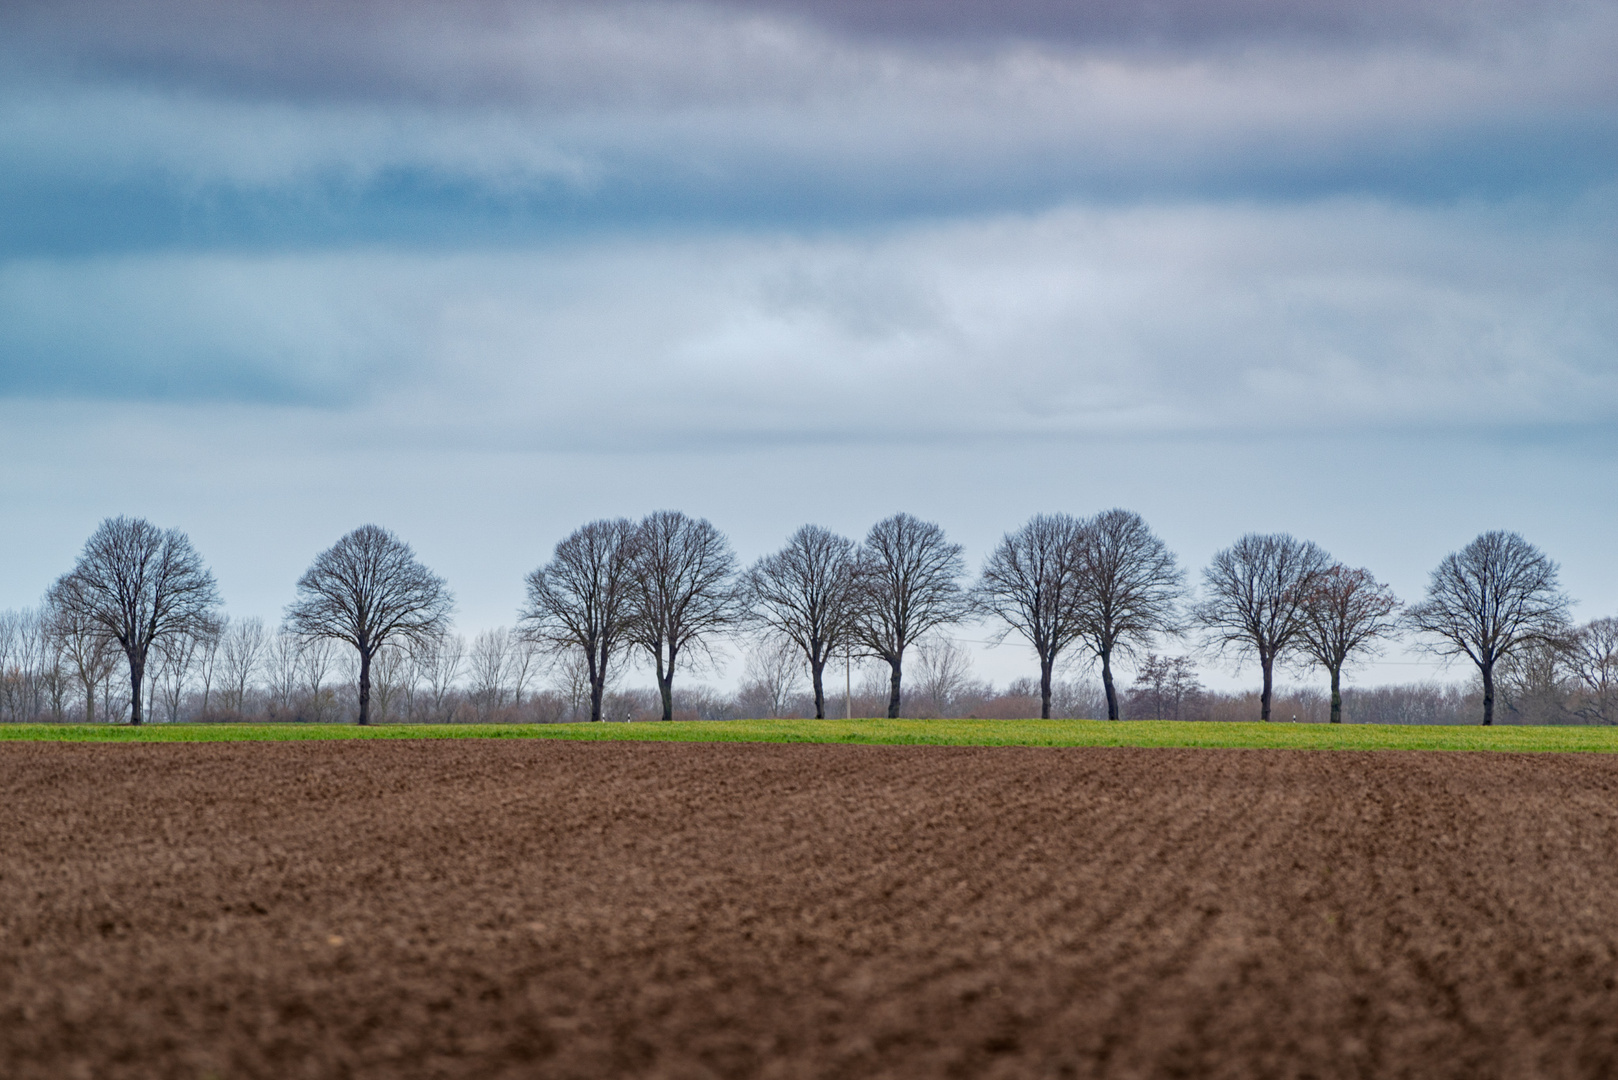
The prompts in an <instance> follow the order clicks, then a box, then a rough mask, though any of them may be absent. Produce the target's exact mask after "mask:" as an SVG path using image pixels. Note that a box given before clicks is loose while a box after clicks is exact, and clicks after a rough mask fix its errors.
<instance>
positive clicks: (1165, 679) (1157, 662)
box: [1130, 653, 1202, 720]
mask: <svg viewBox="0 0 1618 1080" xmlns="http://www.w3.org/2000/svg"><path fill="white" fill-rule="evenodd" d="M1201 696H1202V683H1201V682H1200V681H1198V679H1197V665H1196V663H1195V662H1194V661H1193V660H1192V659H1191V658H1190V657H1189V656H1158V655H1157V654H1156V653H1147V654H1146V659H1145V660H1144V661H1142V662H1141V665H1140V669H1139V670H1138V671H1136V672H1135V685H1134V687H1133V693H1132V694H1131V699H1132V700H1131V702H1130V715H1131V716H1138V713H1139V712H1144V713H1145V714H1146V715H1145V716H1139V717H1138V718H1139V719H1143V720H1145V719H1154V720H1178V719H1180V717H1181V712H1182V710H1183V709H1184V708H1185V706H1186V705H1188V704H1192V703H1194V702H1195V701H1196V700H1197V699H1198V698H1200V697H1201Z"/></svg>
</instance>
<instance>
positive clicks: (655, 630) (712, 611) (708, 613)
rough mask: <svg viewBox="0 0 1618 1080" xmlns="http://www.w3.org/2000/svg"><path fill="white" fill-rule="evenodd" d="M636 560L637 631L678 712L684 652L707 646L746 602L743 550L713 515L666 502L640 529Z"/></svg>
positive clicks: (667, 707)
mask: <svg viewBox="0 0 1618 1080" xmlns="http://www.w3.org/2000/svg"><path fill="white" fill-rule="evenodd" d="M631 565H632V573H633V578H634V593H633V596H634V600H633V605H632V606H633V611H634V617H633V619H632V620H631V624H630V633H631V635H632V636H633V637H634V640H635V642H636V643H637V644H638V645H640V646H641V647H642V648H644V649H645V650H646V651H647V653H649V654H650V656H651V658H652V664H653V669H654V672H655V674H656V676H657V686H658V690H659V692H660V694H661V696H662V699H663V719H665V720H672V719H673V718H674V698H673V688H674V672H675V668H676V666H677V665H678V664H679V661H680V657H681V656H685V655H688V654H689V653H690V652H691V651H693V650H697V651H700V652H703V653H706V652H707V650H708V648H709V644H710V642H711V639H712V638H713V636H714V635H716V634H720V633H723V632H725V631H728V630H730V629H731V628H732V627H734V626H735V625H736V624H737V623H738V622H739V621H740V619H741V617H742V614H743V612H744V610H745V605H744V604H743V602H742V597H741V594H740V593H739V592H738V591H737V589H736V587H735V577H736V555H735V553H734V552H733V551H732V550H731V547H730V541H729V540H727V539H725V534H724V533H722V532H720V531H719V530H718V529H716V528H714V526H713V524H712V523H711V522H709V521H708V520H707V519H706V518H691V517H687V516H686V515H685V514H682V513H680V512H679V511H677V510H659V511H657V512H656V513H653V514H648V515H647V516H646V518H645V519H644V520H642V521H641V523H640V526H639V527H638V528H637V529H636V541H635V550H634V558H633V560H632V564H631Z"/></svg>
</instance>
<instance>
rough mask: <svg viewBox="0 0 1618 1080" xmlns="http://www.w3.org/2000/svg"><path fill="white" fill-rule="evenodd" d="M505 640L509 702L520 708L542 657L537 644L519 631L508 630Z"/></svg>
mask: <svg viewBox="0 0 1618 1080" xmlns="http://www.w3.org/2000/svg"><path fill="white" fill-rule="evenodd" d="M507 641H508V644H509V652H508V654H507V658H506V671H507V679H508V680H509V683H510V686H511V704H512V705H513V706H514V707H516V708H521V707H522V699H523V695H524V694H525V693H527V692H528V684H529V683H531V682H533V681H534V677H535V676H536V675H537V674H538V672H539V668H540V662H541V659H542V657H541V656H540V652H539V648H538V646H537V645H536V644H535V643H534V642H533V641H530V640H529V639H528V638H527V637H526V636H524V635H523V634H522V632H521V631H518V630H512V631H510V634H509V636H508V638H507Z"/></svg>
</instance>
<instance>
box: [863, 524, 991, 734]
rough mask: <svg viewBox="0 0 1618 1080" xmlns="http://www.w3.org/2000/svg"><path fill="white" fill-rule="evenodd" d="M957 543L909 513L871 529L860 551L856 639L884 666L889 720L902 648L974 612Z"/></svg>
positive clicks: (896, 695) (893, 709) (900, 670)
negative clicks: (887, 673)
mask: <svg viewBox="0 0 1618 1080" xmlns="http://www.w3.org/2000/svg"><path fill="white" fill-rule="evenodd" d="M964 572H965V565H964V563H963V562H962V561H961V545H959V544H952V543H950V542H949V541H948V540H947V539H946V538H945V536H944V530H943V529H942V528H941V527H940V526H938V525H935V524H933V523H932V522H930V521H921V520H919V519H918V518H914V517H912V516H910V515H909V514H895V515H893V516H892V517H890V518H887V519H885V520H883V521H879V522H877V523H876V524H875V525H873V526H871V531H870V532H869V533H868V534H866V537H865V543H864V544H862V545H861V547H860V554H859V571H858V577H857V581H858V591H859V618H858V621H857V623H856V625H855V637H856V638H857V639H858V641H859V643H860V644H861V645H862V646H863V647H864V648H865V649H866V650H867V651H868V652H870V653H871V654H872V655H874V656H876V657H878V658H880V659H882V660H883V661H885V662H886V663H887V665H888V669H889V672H890V675H889V695H888V716H890V717H896V716H898V715H899V704H900V689H901V682H900V680H901V678H902V675H903V665H904V654H905V649H907V648H909V647H910V646H911V645H913V644H915V642H917V641H918V640H920V639H921V638H922V637H925V636H926V635H927V634H928V633H930V632H932V631H933V630H936V629H938V628H940V627H943V626H948V625H950V624H952V623H956V622H960V621H961V620H962V619H964V618H966V617H967V615H968V614H970V612H971V610H972V605H971V600H970V597H969V596H968V594H967V593H966V591H965V590H963V589H962V588H961V576H962V574H963V573H964Z"/></svg>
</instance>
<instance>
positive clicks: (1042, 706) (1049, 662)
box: [1039, 656, 1054, 720]
mask: <svg viewBox="0 0 1618 1080" xmlns="http://www.w3.org/2000/svg"><path fill="white" fill-rule="evenodd" d="M1053 659H1054V658H1052V657H1048V656H1047V657H1041V658H1040V661H1039V718H1040V719H1041V720H1049V719H1050V718H1051V667H1052V666H1053Z"/></svg>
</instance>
